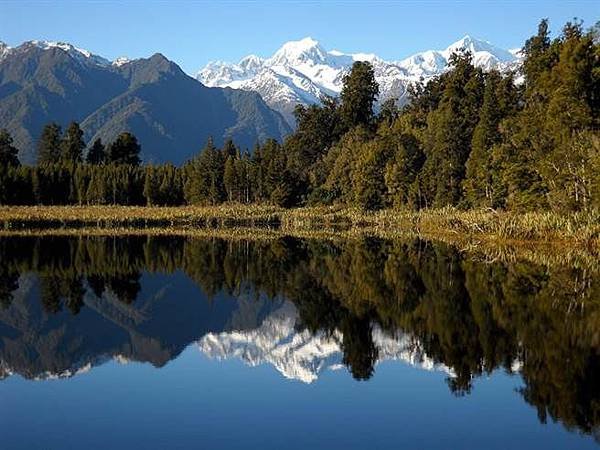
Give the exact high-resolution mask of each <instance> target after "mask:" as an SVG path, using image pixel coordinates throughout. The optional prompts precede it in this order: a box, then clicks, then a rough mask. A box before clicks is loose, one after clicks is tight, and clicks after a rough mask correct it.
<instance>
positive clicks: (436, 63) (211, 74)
mask: <svg viewBox="0 0 600 450" xmlns="http://www.w3.org/2000/svg"><path fill="white" fill-rule="evenodd" d="M460 49H465V50H468V51H470V52H471V54H472V55H473V61H474V63H475V64H476V65H477V66H478V67H482V68H483V69H485V70H491V69H500V70H506V69H510V68H514V67H516V65H517V64H518V61H519V57H518V54H517V52H514V51H513V52H511V51H508V50H503V49H501V48H498V47H495V46H494V45H492V44H490V43H489V42H486V41H482V40H478V39H474V38H472V37H470V36H465V37H464V38H462V39H460V40H459V41H457V42H455V43H453V44H452V45H450V46H448V47H447V48H446V49H444V50H439V51H438V50H428V51H425V52H422V53H417V54H415V55H413V56H410V57H408V58H406V59H402V60H398V61H385V60H383V59H381V58H379V57H378V56H376V55H374V54H368V53H352V54H349V53H343V52H340V51H337V50H332V51H327V50H325V49H324V48H323V47H322V46H321V44H320V43H319V42H317V41H316V40H314V39H312V38H310V37H307V38H304V39H301V40H299V41H291V42H287V43H286V44H284V45H283V46H282V47H281V48H280V49H279V50H277V52H275V54H274V55H273V56H271V57H270V58H266V59H263V58H260V57H258V56H256V55H250V56H247V57H245V58H243V59H242V60H241V61H240V62H239V63H237V64H233V63H227V62H222V61H217V62H211V63H209V64H208V65H207V66H206V67H204V68H203V69H202V70H200V72H198V74H197V78H198V80H200V81H201V82H202V83H203V84H205V85H207V86H211V87H231V88H237V89H244V90H249V91H256V92H258V93H259V94H260V95H261V96H262V97H263V99H264V100H265V101H266V102H267V104H269V106H271V107H272V108H273V109H275V110H277V111H279V112H281V113H282V114H283V115H284V117H286V119H287V120H288V121H289V122H290V123H291V124H293V122H294V118H293V114H292V113H293V111H294V107H295V106H296V105H297V104H299V103H300V104H311V103H318V102H319V99H320V98H321V96H322V95H324V94H325V95H333V96H336V95H338V94H339V93H340V92H341V89H342V85H343V79H344V76H345V75H346V74H347V73H348V71H349V70H350V68H351V67H352V64H353V63H354V62H355V61H369V62H370V63H371V64H372V65H373V68H374V70H375V78H376V80H377V82H378V83H379V88H380V95H379V101H380V102H383V101H385V100H386V99H389V98H396V99H398V101H399V103H400V104H402V103H404V102H405V101H406V89H407V87H408V86H409V84H411V83H414V82H417V81H419V80H421V79H423V80H425V81H426V80H427V79H430V78H432V77H434V76H436V75H439V74H441V73H443V72H444V71H445V70H447V68H448V63H449V59H450V55H451V54H452V53H453V52H455V51H458V50H460Z"/></svg>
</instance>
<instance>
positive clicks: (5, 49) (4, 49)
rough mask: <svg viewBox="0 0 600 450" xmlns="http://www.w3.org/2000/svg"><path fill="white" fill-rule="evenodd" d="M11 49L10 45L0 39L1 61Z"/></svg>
mask: <svg viewBox="0 0 600 450" xmlns="http://www.w3.org/2000/svg"><path fill="white" fill-rule="evenodd" d="M9 51H10V47H9V46H8V45H6V44H5V43H4V42H2V41H0V61H2V59H3V58H4V57H5V56H6V55H8V52H9Z"/></svg>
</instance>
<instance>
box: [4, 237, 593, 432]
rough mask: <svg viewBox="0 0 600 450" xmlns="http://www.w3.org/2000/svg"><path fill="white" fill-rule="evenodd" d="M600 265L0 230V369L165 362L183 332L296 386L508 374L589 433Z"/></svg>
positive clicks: (420, 250) (354, 244)
mask: <svg viewBox="0 0 600 450" xmlns="http://www.w3.org/2000/svg"><path fill="white" fill-rule="evenodd" d="M599 274H600V272H599V269H598V267H595V266H593V265H592V267H590V266H589V265H584V264H581V265H577V264H572V265H568V264H565V265H561V264H552V265H545V264H537V263H532V262H525V261H522V260H515V261H514V262H505V261H502V260H493V261H489V260H485V259H482V258H475V257H472V256H471V255H469V254H465V253H463V252H460V251H458V250H457V249H456V248H454V247H452V246H449V245H446V244H441V243H435V244H434V243H431V242H425V241H421V240H412V241H395V240H383V239H378V238H370V237H361V238H355V239H347V240H341V239H340V240H329V241H327V240H302V239H296V238H291V237H286V238H278V239H265V240H245V239H234V240H225V239H218V238H203V239H199V238H185V237H171V236H169V237H147V236H131V237H4V238H0V338H1V340H0V375H1V376H3V377H9V376H11V375H13V374H18V375H21V376H22V377H24V378H28V379H45V378H52V377H69V376H73V375H76V374H77V373H79V372H82V371H87V370H90V369H91V368H92V367H94V366H97V365H100V364H102V363H104V362H106V361H108V360H112V359H117V360H119V361H122V362H124V361H130V360H133V361H140V362H149V363H151V364H152V365H154V366H156V367H161V366H164V365H165V364H167V363H168V362H169V361H171V360H173V359H174V358H176V357H177V356H178V355H179V354H180V353H181V352H182V351H183V350H184V349H185V348H186V347H187V346H189V345H190V344H194V345H197V346H198V348H199V349H200V351H202V352H203V353H205V354H206V355H208V356H209V357H211V358H215V359H228V358H239V359H241V360H242V361H244V362H245V363H247V364H249V365H251V366H255V365H259V364H264V363H268V364H271V365H273V366H274V367H275V368H276V369H277V370H278V371H279V372H280V373H281V374H282V375H283V376H285V377H287V378H291V379H295V380H300V381H302V382H306V383H312V382H315V381H316V380H317V378H318V377H319V375H320V374H321V373H322V372H323V371H324V370H328V369H339V368H342V367H346V368H347V369H348V371H349V373H350V374H351V376H352V377H354V378H355V379H358V380H368V379H370V378H371V377H376V376H377V373H376V371H377V364H378V363H380V362H382V361H387V360H401V361H404V362H407V363H409V364H412V365H415V366H418V367H421V368H423V369H428V370H438V371H443V372H445V374H446V375H445V376H446V380H447V383H448V388H449V389H450V390H451V391H452V392H453V393H455V394H456V395H460V396H462V395H468V394H469V393H470V392H471V390H472V387H473V382H474V380H475V379H476V378H477V377H480V376H483V375H489V374H492V373H493V372H495V371H497V370H502V371H506V372H509V373H519V374H520V376H521V377H522V380H523V387H522V388H521V389H520V395H521V396H522V398H523V400H524V401H525V402H527V403H528V404H530V405H532V406H533V407H535V408H536V409H537V413H538V417H539V420H540V421H541V422H545V421H546V420H548V418H551V419H552V420H554V421H558V422H560V423H562V425H563V426H564V427H565V428H567V429H569V430H576V431H579V432H582V433H586V434H587V433H589V434H592V435H597V433H598V430H599V424H600V357H599V349H600V342H599V339H600V333H599V331H598V330H600V276H599Z"/></svg>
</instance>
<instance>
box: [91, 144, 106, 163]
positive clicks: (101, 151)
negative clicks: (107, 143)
mask: <svg viewBox="0 0 600 450" xmlns="http://www.w3.org/2000/svg"><path fill="white" fill-rule="evenodd" d="M86 162H87V163H88V164H95V165H100V164H104V163H105V162H106V150H105V148H104V144H102V139H100V138H98V139H96V140H95V141H94V143H93V144H92V147H91V148H90V149H89V150H88V154H87V157H86Z"/></svg>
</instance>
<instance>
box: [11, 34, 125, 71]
mask: <svg viewBox="0 0 600 450" xmlns="http://www.w3.org/2000/svg"><path fill="white" fill-rule="evenodd" d="M31 47H37V48H40V49H42V50H50V49H53V48H58V49H60V50H62V51H64V52H66V53H67V54H68V55H69V56H71V57H72V58H73V59H75V60H78V61H81V62H83V63H87V64H94V65H97V66H102V67H108V66H111V65H115V66H122V65H123V64H126V63H129V62H131V60H129V59H128V58H125V57H120V58H117V59H115V60H114V61H109V60H108V59H106V58H103V57H102V56H99V55H95V54H94V53H92V52H90V51H88V50H85V49H83V48H79V47H75V46H74V45H72V44H69V43H67V42H53V41H40V40H33V41H27V42H24V43H23V44H22V45H20V46H18V47H14V48H12V47H9V46H8V45H6V44H5V43H4V42H1V41H0V60H2V59H4V58H5V57H6V56H8V55H9V54H12V53H18V52H26V51H27V50H28V49H29V48H31Z"/></svg>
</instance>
